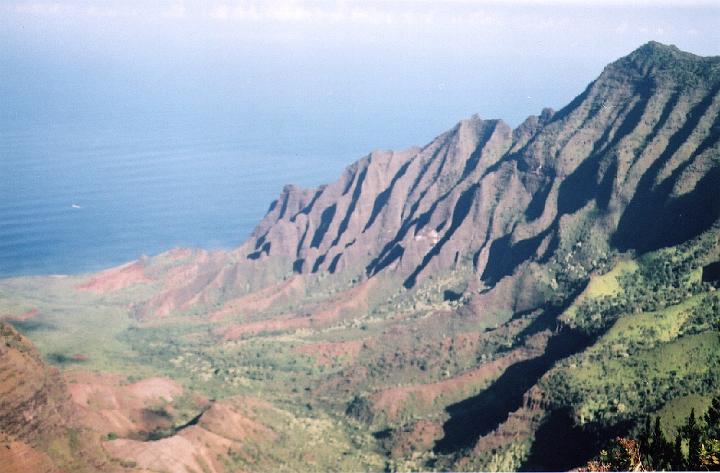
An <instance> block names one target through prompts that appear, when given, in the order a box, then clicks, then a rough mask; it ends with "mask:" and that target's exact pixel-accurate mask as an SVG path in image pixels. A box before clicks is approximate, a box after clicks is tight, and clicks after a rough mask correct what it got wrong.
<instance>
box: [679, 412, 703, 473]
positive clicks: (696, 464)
mask: <svg viewBox="0 0 720 473" xmlns="http://www.w3.org/2000/svg"><path fill="white" fill-rule="evenodd" d="M683 429H684V431H685V436H686V437H687V439H688V458H687V468H688V469H689V470H693V471H697V470H699V469H700V466H701V464H700V450H701V449H702V443H701V441H700V440H701V439H700V436H701V434H702V432H701V430H700V427H699V426H698V425H697V421H696V420H695V408H693V409H692V410H690V417H688V419H687V423H686V424H685V427H684V428H683Z"/></svg>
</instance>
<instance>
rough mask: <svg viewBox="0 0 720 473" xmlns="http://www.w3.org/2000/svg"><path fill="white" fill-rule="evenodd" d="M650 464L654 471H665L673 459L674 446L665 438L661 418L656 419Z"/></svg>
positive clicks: (651, 443)
mask: <svg viewBox="0 0 720 473" xmlns="http://www.w3.org/2000/svg"><path fill="white" fill-rule="evenodd" d="M648 452H649V453H650V462H649V464H650V465H651V466H652V468H653V469H654V470H664V469H665V468H666V467H667V466H668V463H669V462H670V461H671V458H672V446H671V445H670V442H668V441H667V439H666V438H665V434H663V431H662V427H661V425H660V416H658V417H656V418H655V427H654V428H653V431H652V434H651V435H650V449H649V450H648Z"/></svg>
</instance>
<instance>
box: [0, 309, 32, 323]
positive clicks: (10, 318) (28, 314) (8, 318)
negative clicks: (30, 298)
mask: <svg viewBox="0 0 720 473" xmlns="http://www.w3.org/2000/svg"><path fill="white" fill-rule="evenodd" d="M39 313H40V311H39V310H38V309H30V310H26V311H25V312H23V313H22V314H20V315H15V314H4V315H0V321H16V320H20V321H23V320H28V319H32V318H33V317H35V316H36V315H38V314H39Z"/></svg>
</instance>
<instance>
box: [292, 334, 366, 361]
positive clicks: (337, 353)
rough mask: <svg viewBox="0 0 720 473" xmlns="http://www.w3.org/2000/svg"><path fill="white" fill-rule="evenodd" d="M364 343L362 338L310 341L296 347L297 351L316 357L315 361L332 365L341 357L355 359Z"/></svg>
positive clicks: (348, 359)
mask: <svg viewBox="0 0 720 473" xmlns="http://www.w3.org/2000/svg"><path fill="white" fill-rule="evenodd" d="M363 344H364V342H363V341H362V340H349V341H346V342H321V343H309V344H307V345H303V346H301V347H298V348H296V349H295V351H296V352H298V353H302V354H303V355H308V356H311V357H313V358H315V362H316V363H318V364H319V365H331V364H333V362H334V361H336V360H337V359H338V358H341V357H343V358H346V361H352V360H354V359H355V358H357V356H358V354H359V353H360V350H362V348H363Z"/></svg>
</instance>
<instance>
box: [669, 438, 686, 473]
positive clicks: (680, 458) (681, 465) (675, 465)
mask: <svg viewBox="0 0 720 473" xmlns="http://www.w3.org/2000/svg"><path fill="white" fill-rule="evenodd" d="M670 467H671V468H672V469H673V470H674V471H682V470H684V469H685V455H683V451H682V435H680V434H677V435H676V436H675V445H674V446H673V454H672V460H671V461H670Z"/></svg>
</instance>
